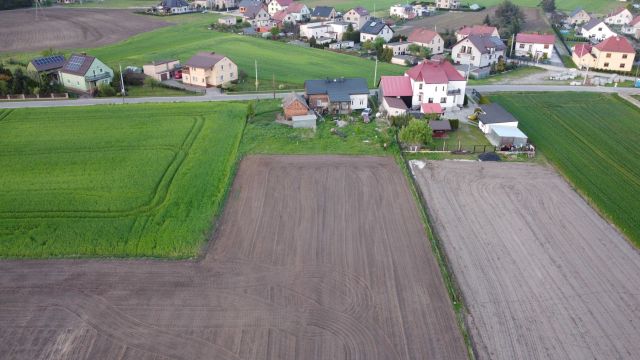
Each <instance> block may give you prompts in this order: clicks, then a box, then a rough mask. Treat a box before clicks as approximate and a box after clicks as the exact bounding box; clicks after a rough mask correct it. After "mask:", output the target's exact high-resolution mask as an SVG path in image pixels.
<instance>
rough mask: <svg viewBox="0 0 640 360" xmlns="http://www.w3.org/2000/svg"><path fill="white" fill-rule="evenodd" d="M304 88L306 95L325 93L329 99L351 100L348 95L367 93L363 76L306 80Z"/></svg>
mask: <svg viewBox="0 0 640 360" xmlns="http://www.w3.org/2000/svg"><path fill="white" fill-rule="evenodd" d="M304 90H305V93H306V94H307V95H325V94H326V95H328V96H329V101H351V96H350V95H355V94H369V87H368V86H367V80H365V79H363V78H338V79H325V80H307V81H305V82H304Z"/></svg>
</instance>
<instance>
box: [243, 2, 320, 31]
mask: <svg viewBox="0 0 640 360" xmlns="http://www.w3.org/2000/svg"><path fill="white" fill-rule="evenodd" d="M238 11H239V12H240V14H241V16H242V18H243V20H244V21H245V22H248V23H249V24H251V26H252V27H253V28H254V29H256V30H257V31H258V32H267V31H269V30H271V28H273V27H279V28H282V27H283V26H284V25H286V24H292V25H295V24H298V23H301V22H306V21H309V20H310V19H311V10H310V9H309V8H308V7H307V5H305V4H303V3H301V2H294V1H293V0H270V1H268V2H266V3H264V2H262V1H261V0H242V1H241V2H240V3H239V5H238Z"/></svg>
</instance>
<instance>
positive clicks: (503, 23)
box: [494, 0, 525, 37]
mask: <svg viewBox="0 0 640 360" xmlns="http://www.w3.org/2000/svg"><path fill="white" fill-rule="evenodd" d="M524 22H525V15H524V12H523V11H522V9H520V7H519V6H518V5H516V4H514V3H512V2H511V0H504V1H503V2H502V3H501V4H500V5H498V7H496V13H495V16H494V23H495V24H496V25H498V27H499V28H500V31H501V32H502V34H501V35H502V36H504V37H509V36H511V35H512V34H515V33H517V32H519V31H520V28H521V26H522V24H524Z"/></svg>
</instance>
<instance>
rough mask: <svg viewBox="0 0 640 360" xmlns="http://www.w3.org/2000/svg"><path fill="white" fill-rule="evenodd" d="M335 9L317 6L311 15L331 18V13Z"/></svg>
mask: <svg viewBox="0 0 640 360" xmlns="http://www.w3.org/2000/svg"><path fill="white" fill-rule="evenodd" d="M334 10H335V8H333V7H331V6H316V7H315V8H314V9H313V12H312V13H311V16H313V17H325V18H326V17H329V16H331V12H333V11H334Z"/></svg>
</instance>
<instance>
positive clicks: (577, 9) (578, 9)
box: [569, 7, 584, 17]
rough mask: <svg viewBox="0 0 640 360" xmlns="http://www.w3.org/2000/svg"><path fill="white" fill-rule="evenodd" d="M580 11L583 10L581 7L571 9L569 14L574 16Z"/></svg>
mask: <svg viewBox="0 0 640 360" xmlns="http://www.w3.org/2000/svg"><path fill="white" fill-rule="evenodd" d="M582 11H584V10H583V9H582V8H581V7H579V8H576V9H575V10H573V12H571V15H569V16H571V17H574V16H576V15H578V14H579V13H580V12H582Z"/></svg>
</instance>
